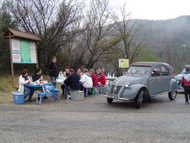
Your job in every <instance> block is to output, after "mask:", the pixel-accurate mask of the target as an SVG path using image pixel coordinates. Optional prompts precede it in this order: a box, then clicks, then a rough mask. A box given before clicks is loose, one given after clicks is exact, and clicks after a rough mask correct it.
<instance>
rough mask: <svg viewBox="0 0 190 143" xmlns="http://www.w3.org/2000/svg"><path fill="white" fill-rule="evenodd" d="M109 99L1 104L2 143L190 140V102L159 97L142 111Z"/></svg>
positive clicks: (162, 142)
mask: <svg viewBox="0 0 190 143" xmlns="http://www.w3.org/2000/svg"><path fill="white" fill-rule="evenodd" d="M105 101H106V100H105V97H103V96H96V97H89V98H87V99H85V100H84V101H77V102H76V101H64V100H62V101H59V102H56V103H53V102H48V103H45V104H43V105H35V104H34V103H32V104H26V105H6V104H0V143H189V142H190V105H185V104H184V97H183V96H178V97H177V101H176V102H170V101H169V99H168V97H167V95H160V96H159V97H157V98H155V99H153V101H152V103H150V104H145V105H144V106H143V107H142V109H140V110H137V109H135V108H134V106H133V105H132V104H130V103H113V104H112V105H108V104H106V102H105Z"/></svg>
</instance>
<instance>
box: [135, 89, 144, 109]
mask: <svg viewBox="0 0 190 143" xmlns="http://www.w3.org/2000/svg"><path fill="white" fill-rule="evenodd" d="M144 93H145V91H144V90H143V89H142V90H140V91H139V93H138V95H137V97H136V99H135V107H136V108H137V109H140V108H141V106H142V103H143V99H144Z"/></svg>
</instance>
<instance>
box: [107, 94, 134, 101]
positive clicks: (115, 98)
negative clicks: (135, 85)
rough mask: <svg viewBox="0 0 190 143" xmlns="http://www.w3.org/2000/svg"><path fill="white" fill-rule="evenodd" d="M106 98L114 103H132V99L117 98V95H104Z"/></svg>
mask: <svg viewBox="0 0 190 143" xmlns="http://www.w3.org/2000/svg"><path fill="white" fill-rule="evenodd" d="M105 97H106V98H111V99H113V100H116V101H134V99H130V98H126V97H119V96H118V95H105Z"/></svg>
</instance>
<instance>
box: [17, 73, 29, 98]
mask: <svg viewBox="0 0 190 143" xmlns="http://www.w3.org/2000/svg"><path fill="white" fill-rule="evenodd" d="M29 81H30V80H29V77H26V78H25V77H23V76H22V75H20V76H19V80H18V83H19V88H18V91H19V92H20V93H22V94H24V85H25V84H27V83H29Z"/></svg>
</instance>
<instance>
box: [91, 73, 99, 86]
mask: <svg viewBox="0 0 190 143" xmlns="http://www.w3.org/2000/svg"><path fill="white" fill-rule="evenodd" d="M91 78H92V82H93V86H94V87H96V86H98V78H97V76H96V74H91Z"/></svg>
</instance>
